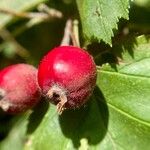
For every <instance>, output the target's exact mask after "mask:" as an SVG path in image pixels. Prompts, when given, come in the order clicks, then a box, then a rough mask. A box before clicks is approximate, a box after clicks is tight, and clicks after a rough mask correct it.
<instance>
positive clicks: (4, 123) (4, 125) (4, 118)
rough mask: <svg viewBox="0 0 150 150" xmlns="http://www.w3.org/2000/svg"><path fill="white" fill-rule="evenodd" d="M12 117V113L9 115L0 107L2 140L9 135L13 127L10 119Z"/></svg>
mask: <svg viewBox="0 0 150 150" xmlns="http://www.w3.org/2000/svg"><path fill="white" fill-rule="evenodd" d="M12 117H13V116H12V115H8V114H6V113H5V112H4V111H2V110H1V109H0V141H2V140H3V139H4V138H5V137H6V136H7V135H8V132H9V130H10V128H11V126H10V121H11V119H12Z"/></svg>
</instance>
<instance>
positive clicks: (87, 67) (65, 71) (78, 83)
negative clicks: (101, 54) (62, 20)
mask: <svg viewBox="0 0 150 150" xmlns="http://www.w3.org/2000/svg"><path fill="white" fill-rule="evenodd" d="M38 83H39V86H40V87H41V89H42V92H43V93H44V94H45V95H46V96H47V97H48V98H49V100H50V101H51V102H52V103H54V104H56V105H57V111H58V113H59V114H61V113H62V111H63V110H64V109H65V108H77V107H80V106H81V105H83V104H84V103H85V102H86V101H87V99H88V98H89V96H90V95H91V94H92V91H93V89H94V87H95V84H96V65H95V63H94V61H93V58H92V57H91V56H90V55H89V54H88V53H87V52H86V51H84V50H82V49H81V48H77V47H73V46H60V47H57V48H54V49H53V50H52V51H50V52H49V53H48V54H47V55H46V56H45V57H44V58H43V59H42V61H41V63H40V65H39V69H38Z"/></svg>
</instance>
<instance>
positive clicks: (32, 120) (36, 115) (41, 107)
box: [27, 99, 49, 134]
mask: <svg viewBox="0 0 150 150" xmlns="http://www.w3.org/2000/svg"><path fill="white" fill-rule="evenodd" d="M48 107H49V103H48V102H47V101H46V100H45V99H42V100H41V102H40V103H39V104H38V105H37V106H36V107H35V108H34V110H33V112H32V114H31V115H30V117H29V122H28V125H27V134H32V133H33V132H34V131H35V130H36V128H37V127H38V126H39V124H40V123H41V121H42V119H43V118H44V115H45V113H46V112H47V110H48Z"/></svg>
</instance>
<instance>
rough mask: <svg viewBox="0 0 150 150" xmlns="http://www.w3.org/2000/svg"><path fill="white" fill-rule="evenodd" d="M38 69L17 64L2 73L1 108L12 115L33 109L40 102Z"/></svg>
mask: <svg viewBox="0 0 150 150" xmlns="http://www.w3.org/2000/svg"><path fill="white" fill-rule="evenodd" d="M40 95H41V94H40V90H39V86H38V83H37V69H36V68H34V67H33V66H31V65H27V64H16V65H12V66H9V67H6V68H4V69H3V70H1V71H0V107H1V108H2V109H3V110H4V111H6V112H8V113H11V114H17V113H21V112H24V111H26V110H27V109H30V108H32V107H33V106H34V105H35V104H37V103H38V101H39V100H40Z"/></svg>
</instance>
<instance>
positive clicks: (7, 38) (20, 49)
mask: <svg viewBox="0 0 150 150" xmlns="http://www.w3.org/2000/svg"><path fill="white" fill-rule="evenodd" d="M0 36H1V38H2V39H3V40H4V41H6V42H10V43H12V44H13V45H14V46H15V47H16V48H15V52H16V53H17V54H18V55H19V56H21V57H28V56H29V52H28V51H27V50H26V49H25V48H24V47H22V46H21V45H20V44H19V43H18V42H17V41H16V40H15V38H14V37H13V36H12V35H11V33H10V32H9V31H8V30H7V29H5V28H2V29H1V30H0Z"/></svg>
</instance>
